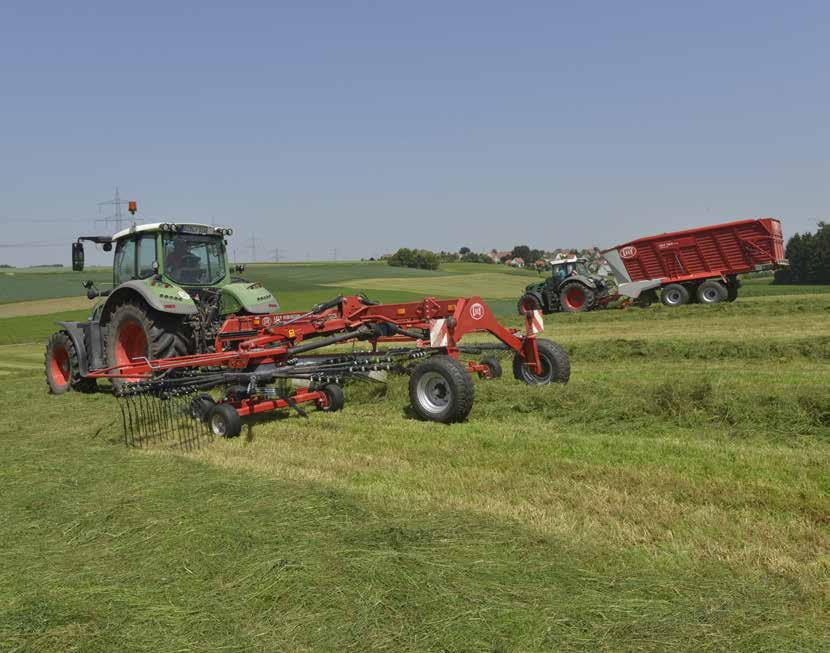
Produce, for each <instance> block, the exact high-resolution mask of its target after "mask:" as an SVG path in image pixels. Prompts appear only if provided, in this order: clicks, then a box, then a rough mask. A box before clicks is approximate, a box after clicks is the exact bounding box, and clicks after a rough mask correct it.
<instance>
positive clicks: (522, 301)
mask: <svg viewBox="0 0 830 653" xmlns="http://www.w3.org/2000/svg"><path fill="white" fill-rule="evenodd" d="M516 310H517V311H518V313H519V315H527V314H528V313H531V312H533V311H541V310H542V302H541V301H540V300H539V297H538V296H537V295H534V294H533V293H529V292H528V293H525V294H524V295H522V296H521V297H519V301H518V303H517V304H516Z"/></svg>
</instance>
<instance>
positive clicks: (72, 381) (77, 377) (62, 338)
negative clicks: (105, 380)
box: [43, 331, 97, 395]
mask: <svg viewBox="0 0 830 653" xmlns="http://www.w3.org/2000/svg"><path fill="white" fill-rule="evenodd" d="M43 366H44V371H45V372H46V385H47V386H48V387H49V392H51V393H52V394H53V395H62V394H63V393H65V392H69V391H70V390H75V391H77V392H92V391H94V390H95V388H96V387H97V383H96V381H95V379H85V378H83V377H82V376H81V374H80V371H79V369H80V363H79V360H78V351H77V350H76V349H75V345H74V343H73V342H72V338H70V337H69V334H68V333H67V332H66V331H58V332H56V333H53V334H52V335H51V336H49V340H48V341H47V343H46V354H45V355H44V358H43Z"/></svg>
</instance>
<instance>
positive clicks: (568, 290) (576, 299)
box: [559, 281, 595, 313]
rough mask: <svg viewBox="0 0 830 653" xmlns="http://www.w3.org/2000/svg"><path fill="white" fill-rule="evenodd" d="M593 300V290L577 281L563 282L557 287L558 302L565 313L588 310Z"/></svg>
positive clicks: (592, 304) (591, 306)
mask: <svg viewBox="0 0 830 653" xmlns="http://www.w3.org/2000/svg"><path fill="white" fill-rule="evenodd" d="M594 301H595V295H594V291H593V290H591V289H590V288H588V286H586V285H585V284H584V283H580V282H579V281H570V282H567V283H564V284H563V285H562V287H561V288H560V289H559V304H560V305H561V306H562V310H563V311H565V312H566V313H580V312H582V311H590V310H591V309H592V308H593V307H594Z"/></svg>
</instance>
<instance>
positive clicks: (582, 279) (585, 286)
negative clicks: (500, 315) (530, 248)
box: [518, 257, 611, 315]
mask: <svg viewBox="0 0 830 653" xmlns="http://www.w3.org/2000/svg"><path fill="white" fill-rule="evenodd" d="M548 263H549V265H550V267H551V275H550V277H548V278H547V279H545V280H544V281H542V282H539V283H532V284H530V285H529V286H527V288H525V292H524V294H523V295H522V296H521V297H520V298H519V304H518V309H519V314H522V315H523V314H525V313H529V312H531V311H542V312H543V313H544V314H545V315H547V314H549V313H556V312H558V311H565V312H568V313H578V312H580V311H590V310H591V309H594V308H597V307H599V306H604V305H605V304H607V303H608V301H610V299H611V295H610V294H609V289H608V285H607V284H606V283H605V281H604V280H603V279H602V277H598V276H596V275H592V274H591V272H590V271H589V270H588V259H586V258H577V257H572V258H568V259H556V260H553V261H549V262H548Z"/></svg>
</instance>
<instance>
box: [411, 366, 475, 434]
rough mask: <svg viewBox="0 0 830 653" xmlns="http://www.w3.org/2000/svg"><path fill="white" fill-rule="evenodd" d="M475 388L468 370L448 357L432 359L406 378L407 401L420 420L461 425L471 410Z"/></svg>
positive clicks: (416, 368)
mask: <svg viewBox="0 0 830 653" xmlns="http://www.w3.org/2000/svg"><path fill="white" fill-rule="evenodd" d="M474 398H475V385H474V384H473V380H472V379H471V378H470V374H469V372H467V367H466V366H465V365H464V364H463V363H460V362H459V361H457V360H456V359H454V358H452V357H450V356H433V357H432V358H428V359H427V360H425V361H424V362H422V363H420V364H419V365H418V366H417V367H415V370H414V371H413V372H412V376H411V377H410V378H409V400H410V402H411V404H412V409H413V410H414V412H415V414H416V415H417V416H418V417H420V418H421V419H424V420H428V421H432V422H441V423H442V424H451V423H453V422H463V421H464V420H465V419H467V416H468V415H469V414H470V411H471V410H472V409H473V399H474Z"/></svg>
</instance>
